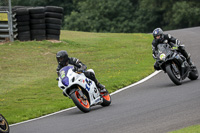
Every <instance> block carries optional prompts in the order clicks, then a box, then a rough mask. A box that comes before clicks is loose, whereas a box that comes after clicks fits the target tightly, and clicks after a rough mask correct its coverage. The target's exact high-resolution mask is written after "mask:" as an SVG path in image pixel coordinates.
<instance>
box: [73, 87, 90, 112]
mask: <svg viewBox="0 0 200 133" xmlns="http://www.w3.org/2000/svg"><path fill="white" fill-rule="evenodd" d="M71 99H72V100H73V102H74V104H75V105H76V106H77V107H78V108H79V109H80V110H81V111H83V112H84V113H87V112H89V111H90V103H89V101H88V99H87V98H86V100H85V99H83V98H82V97H81V96H80V94H79V92H78V91H77V90H76V91H75V92H73V93H72V94H71Z"/></svg>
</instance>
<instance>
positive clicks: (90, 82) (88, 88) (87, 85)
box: [85, 78, 92, 91]
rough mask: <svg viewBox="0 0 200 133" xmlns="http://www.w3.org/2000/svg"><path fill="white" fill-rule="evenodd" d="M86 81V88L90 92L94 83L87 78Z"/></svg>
mask: <svg viewBox="0 0 200 133" xmlns="http://www.w3.org/2000/svg"><path fill="white" fill-rule="evenodd" d="M85 81H86V83H87V84H85V88H86V89H87V90H88V91H90V85H91V84H92V81H91V80H88V79H87V78H86V79H85Z"/></svg>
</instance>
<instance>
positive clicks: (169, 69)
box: [166, 64, 182, 85]
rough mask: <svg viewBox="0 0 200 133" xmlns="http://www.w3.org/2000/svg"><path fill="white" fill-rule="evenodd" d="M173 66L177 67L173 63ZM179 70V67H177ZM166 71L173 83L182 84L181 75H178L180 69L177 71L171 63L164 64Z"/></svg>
mask: <svg viewBox="0 0 200 133" xmlns="http://www.w3.org/2000/svg"><path fill="white" fill-rule="evenodd" d="M175 66H176V67H177V65H176V64H175ZM177 69H178V67H177ZM178 70H179V69H178ZM166 72H167V74H168V76H169V78H170V79H171V80H172V82H174V84H176V85H181V84H182V82H181V81H182V80H181V76H180V71H179V72H178V73H177V72H176V71H175V70H174V68H173V67H172V65H171V64H168V65H167V66H166Z"/></svg>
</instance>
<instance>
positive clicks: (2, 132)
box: [0, 114, 10, 133]
mask: <svg viewBox="0 0 200 133" xmlns="http://www.w3.org/2000/svg"><path fill="white" fill-rule="evenodd" d="M9 130H10V128H9V125H8V122H7V121H6V119H5V118H4V117H3V115H1V114H0V133H9Z"/></svg>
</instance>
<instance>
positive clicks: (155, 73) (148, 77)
mask: <svg viewBox="0 0 200 133" xmlns="http://www.w3.org/2000/svg"><path fill="white" fill-rule="evenodd" d="M159 72H161V71H155V72H154V73H152V74H150V75H149V76H147V77H146V78H144V79H142V80H140V81H138V82H136V83H134V84H131V85H129V86H126V87H124V88H121V89H119V90H117V91H115V92H113V93H111V94H110V95H114V94H117V93H119V92H121V91H123V90H126V89H128V88H130V87H133V86H136V85H138V84H141V83H143V82H145V81H147V80H149V79H150V78H152V77H153V76H155V75H157V74H158V73H159ZM75 108H77V107H76V106H75V107H72V108H68V109H64V110H61V111H58V112H55V113H51V114H48V115H44V116H41V117H38V118H35V119H30V120H27V121H23V122H19V123H15V124H12V125H10V127H12V126H16V125H20V124H24V123H28V122H31V121H35V120H39V119H42V118H46V117H49V116H52V115H55V114H59V113H62V112H65V111H68V110H72V109H75Z"/></svg>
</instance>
